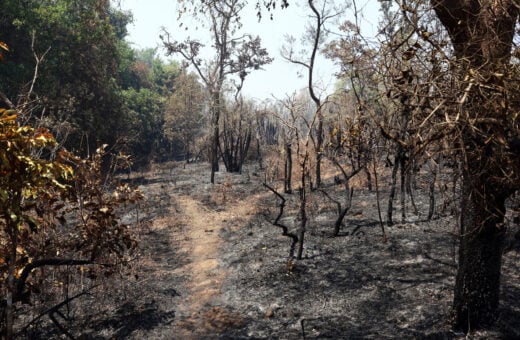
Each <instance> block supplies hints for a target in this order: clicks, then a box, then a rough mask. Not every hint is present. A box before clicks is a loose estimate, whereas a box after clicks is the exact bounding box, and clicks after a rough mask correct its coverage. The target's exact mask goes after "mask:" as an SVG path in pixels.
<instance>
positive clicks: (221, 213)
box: [173, 184, 255, 339]
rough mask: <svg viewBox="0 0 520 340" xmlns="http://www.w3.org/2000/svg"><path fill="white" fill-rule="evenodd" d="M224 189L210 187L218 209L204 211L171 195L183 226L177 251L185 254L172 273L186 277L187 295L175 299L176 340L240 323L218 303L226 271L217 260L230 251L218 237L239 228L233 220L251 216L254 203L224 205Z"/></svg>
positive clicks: (192, 201)
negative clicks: (179, 265) (184, 258)
mask: <svg viewBox="0 0 520 340" xmlns="http://www.w3.org/2000/svg"><path fill="white" fill-rule="evenodd" d="M228 186H229V184H228ZM225 190H226V187H225V185H220V186H218V185H217V186H216V187H215V188H213V191H214V195H213V196H214V198H215V199H216V200H217V201H218V204H219V209H218V210H212V209H210V208H208V207H207V206H205V205H204V203H203V202H201V201H199V200H198V199H196V198H193V197H191V196H186V195H174V196H173V199H174V200H175V202H176V204H177V207H178V209H179V210H180V214H181V216H182V219H183V224H184V225H185V226H186V227H185V233H184V236H183V239H181V240H179V241H178V243H179V244H178V246H179V248H178V249H179V251H180V252H182V253H184V254H186V255H187V263H186V264H185V265H183V266H182V267H179V268H177V269H176V270H175V272H174V273H175V274H176V275H181V276H186V277H188V279H187V282H186V284H185V287H184V288H185V289H187V291H188V292H189V293H188V294H185V295H184V296H182V297H181V298H180V299H179V300H178V306H177V316H176V322H175V324H174V327H175V334H176V336H178V338H179V339H181V338H182V339H198V338H201V337H204V336H207V335H209V334H218V333H220V332H222V331H223V330H225V329H227V328H229V327H237V326H239V325H240V324H241V322H242V321H241V318H240V317H239V316H238V315H236V314H234V313H233V312H231V311H229V310H226V309H225V308H224V307H222V305H224V304H223V303H221V302H222V296H221V288H222V284H223V281H224V279H225V278H226V276H227V274H228V269H227V268H224V267H223V266H222V265H221V261H220V260H219V259H220V258H221V254H222V252H225V251H232V250H230V249H227V247H226V246H225V241H224V240H223V239H222V237H221V234H222V233H223V232H233V231H234V230H236V229H237V228H239V227H240V226H239V225H238V224H237V219H241V218H243V217H244V216H249V215H251V214H252V213H253V211H254V209H255V204H254V203H253V204H252V200H247V201H243V200H242V201H237V202H228V201H229V198H227V197H226V194H225ZM177 239H178V235H177Z"/></svg>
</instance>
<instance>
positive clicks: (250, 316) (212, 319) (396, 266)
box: [78, 164, 520, 339]
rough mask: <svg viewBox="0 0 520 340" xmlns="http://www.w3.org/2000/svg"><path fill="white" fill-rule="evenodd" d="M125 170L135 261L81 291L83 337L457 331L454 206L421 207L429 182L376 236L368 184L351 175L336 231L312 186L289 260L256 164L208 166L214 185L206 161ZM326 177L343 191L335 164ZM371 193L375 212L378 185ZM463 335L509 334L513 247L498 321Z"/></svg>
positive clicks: (515, 273) (516, 322) (516, 294)
mask: <svg viewBox="0 0 520 340" xmlns="http://www.w3.org/2000/svg"><path fill="white" fill-rule="evenodd" d="M255 171H256V172H255ZM133 177H134V179H135V181H136V182H135V183H138V184H139V185H140V188H141V189H142V191H143V192H144V194H145V197H146V199H145V202H144V203H143V206H142V207H141V209H140V211H139V213H138V214H139V216H138V217H139V219H140V220H141V221H148V224H147V226H146V228H143V229H142V231H141V236H140V237H141V241H140V249H141V256H140V259H139V263H137V264H135V265H134V268H133V270H134V271H135V275H134V276H132V278H131V279H129V280H128V282H127V283H125V285H124V287H121V288H120V290H121V291H123V293H119V294H117V295H118V298H117V299H115V298H113V299H109V298H107V299H106V300H104V301H99V300H98V301H92V303H95V304H98V305H101V306H102V307H98V308H97V309H96V310H97V311H98V312H97V313H95V314H92V315H90V316H89V317H88V318H87V319H88V320H86V321H85V322H84V323H83V324H82V325H81V330H78V332H80V333H82V334H83V338H89V339H90V338H98V339H104V338H111V339H323V338H330V339H392V338H405V339H457V338H464V337H463V336H462V334H459V333H456V332H452V331H451V330H450V326H449V319H450V305H451V302H452V295H453V286H454V276H455V271H456V251H457V247H456V239H455V237H454V236H453V235H454V231H456V218H455V217H454V216H452V215H451V214H450V213H449V212H447V213H445V214H436V215H435V218H434V219H433V220H431V221H426V219H425V216H426V213H427V211H428V197H427V195H422V194H421V193H420V192H417V194H416V205H417V208H418V211H419V212H421V213H420V214H419V215H416V214H413V213H412V211H411V210H412V209H411V208H410V212H409V213H408V216H407V219H406V221H405V222H404V223H395V224H394V225H393V226H392V227H387V226H385V228H386V232H387V235H388V240H387V241H386V242H384V241H383V237H382V232H381V226H380V224H379V218H378V209H377V200H376V194H375V191H368V190H367V189H364V188H362V187H363V186H362V185H359V188H358V189H356V190H355V192H354V199H353V205H352V208H351V209H350V211H349V214H348V215H347V216H346V218H345V221H344V227H343V229H342V231H341V233H340V235H339V236H338V237H331V234H332V225H333V223H334V220H335V218H336V212H335V209H336V208H335V205H334V204H332V203H330V201H328V199H327V198H325V197H324V196H323V195H321V194H317V193H316V194H314V195H312V196H311V197H310V199H309V207H310V208H309V211H311V214H310V219H309V223H308V229H307V233H306V239H305V244H304V253H303V254H304V257H303V259H302V260H300V261H295V262H289V261H288V254H289V246H290V239H289V238H287V237H284V236H282V233H281V229H280V228H278V227H275V226H273V224H272V222H273V221H274V218H275V217H276V215H277V213H278V209H279V206H278V204H279V200H278V199H277V198H276V196H274V195H273V194H272V193H271V192H269V191H268V190H266V188H265V187H263V186H262V183H263V180H264V177H263V173H261V172H260V171H258V170H257V169H256V168H253V166H251V168H246V170H245V171H244V173H243V174H227V173H225V172H219V173H217V176H216V184H215V185H211V184H210V183H209V170H208V165H207V164H188V165H185V166H183V165H182V164H180V165H179V164H177V165H175V166H174V165H172V164H163V165H158V166H156V167H155V168H154V170H152V171H150V172H148V173H144V174H135V175H133ZM359 182H361V181H359ZM325 185H327V186H328V190H329V191H330V192H331V193H332V194H333V195H336V197H341V195H342V194H343V193H342V187H341V186H334V185H333V179H332V177H329V178H326V179H325ZM380 194H381V198H382V199H381V209H382V211H383V212H384V214H383V215H386V201H387V197H388V192H387V190H386V189H385V188H381V192H380ZM286 196H287V200H288V202H287V207H286V210H287V214H286V215H285V217H284V218H283V220H282V221H283V223H285V224H287V225H288V226H289V227H290V228H291V229H292V230H296V229H297V224H298V221H297V219H296V218H295V216H296V209H297V203H298V202H297V200H298V196H297V194H292V195H286ZM395 206H396V207H397V209H396V212H395V217H394V219H395V221H397V220H399V221H401V216H400V207H399V204H398V202H396V203H395ZM448 210H449V209H448ZM136 215H137V212H132V213H129V214H127V216H125V218H126V219H133V218H136ZM109 304H110V307H108V305H109ZM103 305H104V307H103ZM473 338H482V339H484V338H486V339H487V338H504V339H514V338H516V339H519V338H520V252H519V251H518V250H513V251H509V252H507V253H506V254H505V256H504V262H503V279H502V297H501V307H500V313H499V317H498V320H497V322H496V326H495V328H494V329H492V330H490V331H486V332H476V333H474V334H473Z"/></svg>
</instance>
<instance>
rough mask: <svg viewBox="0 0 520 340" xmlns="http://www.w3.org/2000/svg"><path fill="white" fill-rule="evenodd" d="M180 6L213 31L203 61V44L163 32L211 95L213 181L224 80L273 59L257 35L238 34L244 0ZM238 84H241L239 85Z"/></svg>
mask: <svg viewBox="0 0 520 340" xmlns="http://www.w3.org/2000/svg"><path fill="white" fill-rule="evenodd" d="M179 3H180V4H182V5H183V8H186V7H187V6H191V9H192V11H191V13H192V14H194V15H196V16H199V17H202V18H204V19H205V20H207V21H208V22H209V30H210V32H211V35H212V40H213V44H212V48H213V49H214V51H215V53H214V55H215V57H214V59H213V60H207V61H205V62H203V60H202V59H201V56H200V53H201V49H202V48H203V47H204V45H203V44H202V43H201V42H199V41H197V40H193V39H190V38H188V39H187V40H186V41H184V42H179V41H171V40H170V35H169V34H168V32H165V35H166V36H165V37H164V36H162V37H161V38H162V39H163V43H164V45H165V47H166V49H167V50H168V53H169V54H178V55H181V56H182V57H183V58H184V59H185V60H187V61H188V62H189V63H190V64H191V65H192V66H193V67H194V68H195V70H196V71H197V73H198V74H199V76H200V78H201V79H202V81H203V83H204V85H205V86H206V88H207V91H208V92H209V95H210V110H211V129H212V137H211V151H210V158H211V159H210V161H211V183H214V182H215V172H216V171H218V160H219V157H218V146H219V142H220V127H219V124H220V123H219V122H220V116H221V112H222V108H223V104H224V100H223V95H224V93H223V89H224V81H225V80H226V79H227V78H229V77H232V76H236V77H238V82H239V83H240V84H241V83H242V82H243V81H244V80H245V78H246V76H247V75H248V73H249V72H251V70H258V69H260V68H261V67H262V66H263V65H265V64H268V63H270V62H271V61H272V59H271V58H269V56H268V54H267V51H266V50H265V49H264V48H263V47H262V46H261V42H260V38H259V37H253V36H251V35H250V34H242V35H237V33H238V31H239V30H240V28H241V27H242V24H241V22H240V19H241V12H242V10H243V9H244V7H245V5H246V3H245V2H244V1H242V0H210V1H203V2H202V3H200V4H199V3H195V4H193V3H190V2H188V3H187V2H186V1H184V0H179ZM237 88H241V85H238V87H237Z"/></svg>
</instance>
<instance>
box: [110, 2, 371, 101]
mask: <svg viewBox="0 0 520 340" xmlns="http://www.w3.org/2000/svg"><path fill="white" fill-rule="evenodd" d="M254 2H255V1H250V4H249V5H248V6H247V7H246V8H245V9H244V13H243V19H242V22H243V24H244V26H243V30H242V32H245V33H251V34H253V35H259V36H260V38H261V39H262V44H263V46H264V47H265V48H266V49H267V51H268V52H269V55H270V56H271V57H272V58H274V61H273V63H271V64H269V65H265V66H264V70H258V71H253V72H252V73H251V74H250V75H248V77H247V78H246V81H245V83H244V88H243V91H242V92H243V93H244V95H245V96H246V97H248V98H252V99H255V100H257V101H262V100H265V99H273V98H278V99H282V98H284V97H285V96H286V95H290V94H292V93H294V92H297V91H299V90H300V89H302V88H305V86H306V84H307V81H308V80H307V73H306V71H304V70H303V68H302V67H300V66H296V65H292V64H290V63H289V62H287V61H285V60H283V58H282V57H281V56H280V50H281V48H282V46H283V44H284V41H285V38H284V36H285V35H292V36H294V37H295V38H296V41H298V42H299V41H300V37H301V36H302V35H303V33H304V32H305V25H306V23H307V22H309V20H310V18H309V13H310V12H309V9H308V8H307V6H305V4H306V2H304V1H302V0H293V1H291V2H290V4H291V5H290V6H289V8H288V9H285V10H277V11H275V12H274V18H273V20H270V19H269V15H268V14H267V13H264V18H263V19H262V20H261V21H260V22H258V18H257V16H256V11H255V9H254ZM176 3H177V1H176V0H120V6H121V8H122V9H124V10H130V11H131V12H132V13H133V17H134V22H133V23H131V24H130V25H128V31H129V36H128V38H127V40H128V41H129V42H131V43H132V44H133V47H134V48H139V49H141V48H148V47H159V52H160V54H164V50H163V49H162V44H161V40H160V38H159V34H161V29H162V27H165V28H166V29H167V30H168V31H169V32H170V34H171V36H172V39H176V40H184V39H185V38H186V37H188V36H190V37H192V38H197V39H199V40H201V41H203V40H204V39H207V38H206V37H208V36H209V33H208V31H207V29H204V28H199V29H198V30H195V29H191V30H185V29H184V28H179V22H178V21H177V18H178V14H177V12H176ZM363 3H366V4H365V5H360V4H363ZM360 8H362V9H363V13H364V17H363V18H360V21H361V27H362V29H364V30H365V32H369V33H367V35H373V34H374V33H373V32H375V31H376V27H377V13H378V5H377V1H369V0H368V1H358V9H360ZM349 13H350V14H349ZM351 13H352V11H347V12H346V13H345V14H344V15H342V17H343V16H344V18H345V19H352V14H351ZM333 26H334V25H333V23H331V27H333ZM208 45H209V44H208ZM206 53H211V52H210V51H208V52H206ZM175 59H176V60H179V61H180V60H181V59H180V58H179V57H175ZM316 68H317V70H316V73H315V75H314V79H316V88H317V89H318V93H320V94H321V96H322V97H325V96H326V95H327V94H330V93H331V92H332V91H333V89H334V86H335V83H336V80H335V77H334V73H335V72H337V71H338V67H337V66H336V65H334V64H333V62H331V61H330V60H328V59H325V58H324V57H319V58H318V59H317V63H316ZM302 75H303V76H302Z"/></svg>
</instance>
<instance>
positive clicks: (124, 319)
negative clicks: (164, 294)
mask: <svg viewBox="0 0 520 340" xmlns="http://www.w3.org/2000/svg"><path fill="white" fill-rule="evenodd" d="M174 319H175V311H174V310H171V311H161V310H159V307H158V305H157V303H156V302H155V301H154V302H151V303H147V304H145V305H144V306H138V305H136V304H134V303H132V302H127V303H125V304H123V305H122V306H121V307H119V308H118V309H117V311H116V313H114V315H112V316H111V317H109V318H106V319H104V320H101V321H99V322H97V323H95V324H93V325H92V329H93V333H94V334H100V333H103V331H104V330H115V332H114V333H113V334H112V336H111V339H127V338H128V337H129V336H130V335H131V334H132V333H133V332H135V331H138V330H143V331H150V330H152V329H154V328H156V327H158V326H161V327H163V326H164V325H168V324H171V323H172V322H173V321H174ZM83 337H84V338H85V337H86V338H88V339H90V338H91V337H89V334H83Z"/></svg>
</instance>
